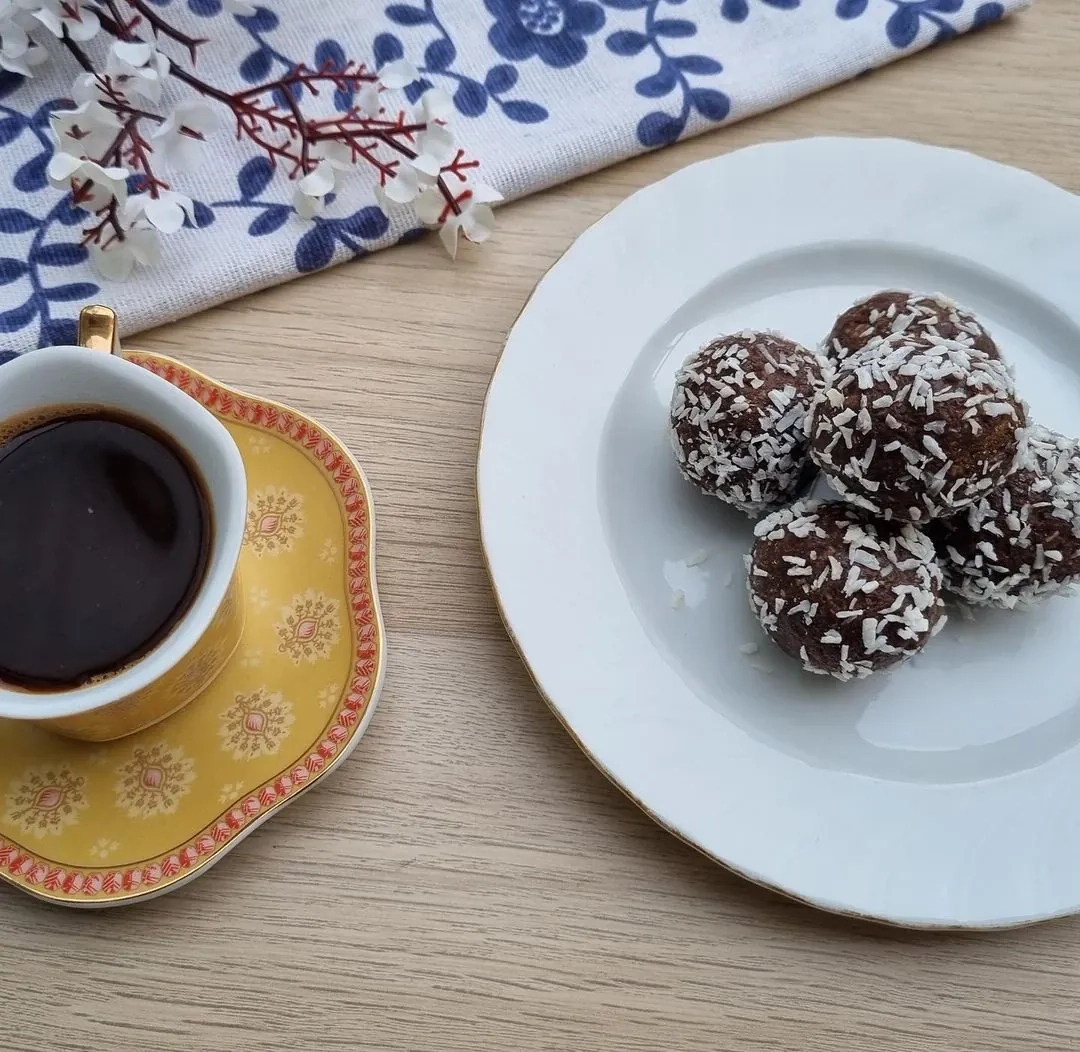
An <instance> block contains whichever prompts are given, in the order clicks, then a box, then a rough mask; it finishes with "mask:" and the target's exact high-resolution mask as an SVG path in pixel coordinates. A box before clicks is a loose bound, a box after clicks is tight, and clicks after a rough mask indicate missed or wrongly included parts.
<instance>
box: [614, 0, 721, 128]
mask: <svg viewBox="0 0 1080 1052" xmlns="http://www.w3.org/2000/svg"><path fill="white" fill-rule="evenodd" d="M665 2H666V3H668V4H681V3H682V2H683V0H604V3H605V4H607V6H608V7H612V8H620V9H623V10H638V9H640V10H642V11H643V12H644V16H645V17H644V24H643V25H642V28H641V29H640V30H636V29H620V30H617V31H616V32H614V33H612V34H611V35H610V36H609V37H608V38H607V40H606V41H605V43H606V45H607V49H608V51H610V52H611V53H612V54H613V55H620V56H622V57H623V58H633V57H635V56H637V55H641V54H644V53H650V52H651V53H652V54H653V55H655V56H656V58H657V60H658V63H659V64H658V67H657V69H656V71H655V72H654V73H651V74H649V76H647V77H643V78H642V79H641V80H639V81H638V82H637V83H636V84H635V85H634V90H635V91H636V92H637V93H638V94H639V95H641V96H642V97H644V98H647V99H661V98H666V97H667V96H669V95H672V94H675V93H677V94H678V96H679V110H678V112H677V113H668V112H665V111H664V110H655V111H653V112H652V113H648V114H646V115H645V116H644V117H642V118H641V120H640V121H638V125H637V137H638V142H640V143H641V145H642V146H646V147H649V148H652V147H656V146H668V145H669V144H671V143H673V142H675V140H676V139H678V138H679V136H680V135H682V133H683V132H684V131H685V130H686V124H687V122H688V121H689V119H690V116H691V114H692V113H694V112H696V113H698V114H700V115H701V116H702V117H704V118H705V119H706V120H710V121H716V122H719V121H722V120H725V119H726V118H727V116H728V114H729V113H730V112H731V100H730V99H729V98H728V96H727V95H726V94H725V93H724V92H722V91H719V90H718V89H716V88H710V87H703V86H701V85H698V84H695V83H694V82H692V81H691V80H690V77H691V76H694V77H709V76H716V75H717V74H718V73H722V72H723V71H724V67H723V65H722V64H721V63H720V62H718V61H717V60H716V59H714V58H711V57H710V56H708V55H695V54H686V55H675V54H671V53H670V51H669V44H668V42H669V41H676V40H687V39H689V38H690V37H693V36H696V35H697V25H696V23H694V22H691V21H689V20H688V19H685V18H668V17H663V16H661V14H660V6H661V4H663V3H665Z"/></svg>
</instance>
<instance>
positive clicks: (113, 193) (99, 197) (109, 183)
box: [45, 152, 129, 212]
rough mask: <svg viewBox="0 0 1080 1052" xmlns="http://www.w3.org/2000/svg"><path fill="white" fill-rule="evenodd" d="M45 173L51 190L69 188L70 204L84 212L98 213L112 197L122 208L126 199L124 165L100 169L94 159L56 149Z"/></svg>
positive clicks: (126, 173) (126, 174)
mask: <svg viewBox="0 0 1080 1052" xmlns="http://www.w3.org/2000/svg"><path fill="white" fill-rule="evenodd" d="M45 174H46V176H47V177H48V180H49V183H50V184H51V185H52V186H53V187H55V189H57V190H70V191H71V201H72V204H74V205H75V206H76V207H77V208H82V209H84V210H85V211H87V212H99V211H101V209H103V208H105V207H107V206H108V205H109V203H110V202H111V201H112V200H113V199H115V200H116V203H117V205H119V206H120V207H123V204H124V202H125V201H126V200H127V177H128V174H129V173H128V170H127V169H126V168H102V166H101V165H100V164H98V163H97V162H96V161H88V160H85V159H84V158H80V157H72V156H71V154H68V153H60V152H57V153H54V154H53V155H52V157H51V158H50V159H49V166H48V168H46V169H45Z"/></svg>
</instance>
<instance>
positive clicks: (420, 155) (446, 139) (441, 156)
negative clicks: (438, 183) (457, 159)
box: [411, 124, 454, 176]
mask: <svg viewBox="0 0 1080 1052" xmlns="http://www.w3.org/2000/svg"><path fill="white" fill-rule="evenodd" d="M416 147H417V156H416V158H415V159H414V160H412V161H411V164H412V165H413V167H414V168H417V169H419V170H420V171H421V172H423V173H424V174H425V175H429V176H437V175H438V174H439V172H440V171H441V170H442V168H443V166H444V165H447V164H449V163H450V162H451V161H452V160H453V159H454V136H453V133H452V132H451V131H450V129H449V128H447V127H446V125H444V124H432V125H429V126H428V127H427V128H426V129H425V130H424V131H422V132H420V134H419V135H418V136H417V137H416Z"/></svg>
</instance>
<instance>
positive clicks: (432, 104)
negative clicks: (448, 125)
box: [413, 88, 454, 124]
mask: <svg viewBox="0 0 1080 1052" xmlns="http://www.w3.org/2000/svg"><path fill="white" fill-rule="evenodd" d="M413 112H414V115H415V117H416V121H417V123H419V124H428V123H429V122H432V121H444V120H446V119H447V118H448V117H450V116H452V115H453V112H454V100H453V99H452V98H451V97H450V96H449V95H448V94H447V93H446V92H445V91H443V89H442V88H428V90H427V91H425V92H424V94H423V95H421V96H420V98H419V99H418V100H417V103H416V107H415V109H414V111H413Z"/></svg>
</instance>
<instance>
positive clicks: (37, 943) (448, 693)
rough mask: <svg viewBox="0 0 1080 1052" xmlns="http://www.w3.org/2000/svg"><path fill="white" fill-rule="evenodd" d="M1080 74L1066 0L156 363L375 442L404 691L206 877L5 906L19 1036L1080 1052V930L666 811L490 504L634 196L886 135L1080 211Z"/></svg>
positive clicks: (242, 1047)
mask: <svg viewBox="0 0 1080 1052" xmlns="http://www.w3.org/2000/svg"><path fill="white" fill-rule="evenodd" d="M812 2H825V0H812ZM830 2H831V0H830ZM1078 56H1080V5H1077V4H1076V3H1075V0H1038V2H1037V5H1036V7H1035V8H1034V9H1033V10H1031V11H1029V12H1027V13H1025V14H1023V15H1021V16H1019V17H1017V18H1016V19H1014V20H1013V21H1012V22H1011V23H1009V24H1006V25H1002V26H1000V27H995V28H993V29H991V30H988V31H986V32H984V33H981V34H977V35H975V36H974V37H972V38H969V39H966V40H963V41H960V42H958V43H956V44H951V45H949V46H948V47H947V48H945V49H939V50H936V51H933V52H931V53H927V54H924V55H921V56H919V57H916V58H913V59H909V60H906V61H903V62H900V63H897V64H896V65H893V66H891V67H888V68H887V69H884V70H882V71H879V72H876V73H874V74H873V75H872V76H870V77H867V78H864V79H861V80H860V81H858V82H857V83H853V84H849V85H847V86H844V87H842V88H839V89H836V90H833V91H830V92H828V93H826V94H824V95H820V96H817V97H815V98H812V99H809V100H806V101H804V102H802V103H799V104H797V105H794V106H791V107H788V108H786V109H784V110H782V111H780V112H777V113H773V114H770V115H767V116H765V117H762V118H758V119H755V120H753V121H749V122H746V123H743V124H740V125H738V126H735V127H731V128H727V129H723V130H720V131H717V132H715V133H713V134H711V135H707V136H704V137H702V138H699V139H696V140H693V141H691V142H688V143H684V144H682V145H680V146H677V147H675V148H673V149H670V150H666V151H663V152H661V153H658V154H654V155H652V156H649V157H646V158H643V159H640V160H637V161H633V162H631V163H627V164H622V165H619V166H617V167H615V168H613V169H611V170H609V171H606V172H603V173H601V174H598V175H594V176H591V177H589V178H587V179H582V180H580V181H578V182H576V183H573V184H571V185H568V186H565V187H562V188H560V189H557V190H554V191H551V192H548V193H545V194H541V195H539V196H537V197H534V198H530V199H528V200H526V201H523V202H521V203H518V204H515V205H513V206H510V207H507V208H506V209H505V210H504V211H503V212H502V213H501V216H500V230H499V233H498V237H497V240H496V241H494V242H493V243H491V244H489V245H487V246H485V247H484V248H483V249H482V250H481V251H473V252H467V253H466V254H465V258H464V260H462V261H460V262H459V263H458V264H457V265H456V266H453V265H450V264H449V262H448V261H445V260H444V259H443V258H442V257H441V256H440V254H439V249H438V247H437V244H436V243H435V242H434V241H431V242H426V243H422V244H417V245H412V246H409V247H407V248H403V249H395V250H391V251H388V252H385V253H382V254H380V255H379V256H378V257H377V258H374V259H371V260H368V261H364V262H358V263H353V264H349V265H346V266H343V267H339V268H337V269H336V270H333V271H330V272H327V273H323V274H318V275H316V276H313V277H308V278H305V279H304V280H301V281H296V282H294V283H292V284H290V285H286V286H283V287H281V288H278V289H274V290H270V291H268V292H265V293H261V294H259V295H255V296H252V297H249V298H248V299H245V300H241V301H238V302H235V303H231V304H229V305H227V306H225V307H221V308H219V309H217V310H213V311H210V312H208V313H206V314H203V315H201V316H199V317H197V318H192V319H189V320H188V321H186V322H183V323H181V324H178V325H174V326H171V327H170V328H168V329H167V330H160V331H157V332H154V333H150V334H146V335H144V336H142V337H140V338H139V339H138V340H137V341H132V342H133V343H134V344H137V345H139V346H144V347H147V348H150V349H157V350H161V351H164V352H166V353H169V354H174V355H176V356H178V357H182V358H185V359H186V360H188V361H190V362H191V363H192V364H194V365H196V366H198V367H200V368H203V369H205V370H207V371H210V372H212V373H214V374H215V375H217V376H218V377H220V378H221V379H223V380H225V381H227V382H229V383H232V384H235V385H238V386H241V387H244V388H247V389H249V390H251V391H254V392H258V393H260V394H265V395H268V396H271V397H273V398H276V399H280V400H282V401H285V402H289V403H292V404H293V405H295V406H297V407H299V408H301V409H303V410H305V411H307V412H309V413H311V414H313V415H315V416H317V417H319V418H320V419H322V420H323V421H325V422H326V423H327V424H328V425H329V426H331V427H332V428H333V429H334V430H335V431H337V433H338V434H339V435H341V436H342V437H343V438H344V439H345V440H346V441H347V442H348V443H349V444H350V446H351V447H352V449H353V450H354V451H355V453H356V454H357V456H358V458H359V459H360V460H361V461H362V463H363V464H364V466H365V467H366V469H367V472H368V474H369V477H370V480H371V483H372V486H373V488H374V492H375V499H376V504H377V510H378V528H379V542H378V549H379V550H378V557H379V565H378V574H379V583H380V586H381V590H382V596H383V609H384V613H385V616H386V621H387V625H388V633H389V640H390V646H389V672H388V676H387V681H386V689H385V692H384V693H383V696H382V702H381V705H380V709H379V712H378V713H377V715H376V717H375V720H374V722H373V724H372V727H371V730H370V731H369V733H368V735H367V737H366V738H365V740H364V741H363V742H362V743H361V745H360V747H359V749H358V750H357V752H356V753H355V754H354V755H353V758H352V759H351V760H350V761H349V762H348V763H347V764H346V765H345V766H344V767H343V769H342V770H341V772H340V773H338V774H337V775H335V777H334V778H333V779H331V780H330V781H329V782H328V783H327V785H326V786H325V787H323V788H320V789H318V790H316V791H315V792H313V793H310V794H308V795H307V796H305V797H303V798H302V799H301V800H300V801H298V802H297V803H296V804H294V805H293V806H292V807H290V808H289V809H288V810H286V811H285V812H284V813H283V814H282V815H281V816H279V817H278V818H277V819H275V820H274V821H272V822H270V823H269V824H268V825H266V826H264V827H263V828H262V829H260V830H258V831H257V832H256V833H255V834H254V835H253V836H252V837H251V838H250V839H248V840H247V841H246V842H245V843H244V844H242V845H241V846H239V847H238V848H237V849H236V850H235V851H234V852H233V853H232V854H230V855H229V856H228V857H227V858H226V859H225V860H224V861H223V862H222V863H221V864H220V865H219V866H217V867H216V868H215V869H214V870H213V871H212V872H211V873H210V874H208V875H207V876H205V877H203V878H201V879H200V880H198V881H196V882H195V883H194V884H193V885H191V886H190V887H188V888H187V889H185V890H183V891H180V892H178V893H176V894H175V895H171V896H167V897H165V898H161V899H158V900H156V901H153V902H151V903H148V904H146V905H143V906H139V907H135V908H131V909H127V910H119V911H108V912H101V913H89V914H88V913H73V912H66V911H63V910H61V909H58V908H52V907H47V906H43V905H39V904H37V903H35V902H33V901H31V900H30V899H28V898H25V897H23V896H22V895H20V894H19V893H18V892H16V891H14V890H12V889H10V888H7V887H4V888H0V927H2V930H3V935H2V937H0V941H2V943H3V952H2V956H0V962H2V964H0V1006H2V1008H0V1016H2V1019H3V1031H4V1033H3V1036H0V1048H3V1049H5V1050H13V1052H24V1050H26V1052H29V1050H33V1052H39V1050H40V1052H65V1050H71V1052H97V1050H107V1052H113V1050H116V1052H128V1050H130V1052H150V1050H155V1052H156V1050H174V1049H175V1050H181V1049H183V1050H185V1052H191V1050H197V1052H203V1050H206V1052H211V1050H213V1052H221V1050H230V1052H231V1050H238V1052H260V1050H264V1049H274V1050H278V1049H307V1048H312V1049H350V1050H351V1049H360V1048H365V1049H378V1050H395V1052H396V1050H401V1052H426V1050H429V1049H430V1050H433V1052H435V1050H437V1052H458V1050H460V1052H477V1050H481V1049H485V1050H486V1049H492V1050H502V1049H515V1050H526V1049H528V1050H532V1049H551V1050H555V1049H558V1050H563V1049H567V1050H571V1049H572V1050H574V1052H616V1050H618V1052H630V1050H643V1052H654V1050H657V1052H659V1050H662V1049H663V1050H666V1049H673V1050H676V1052H728V1050H730V1052H752V1050H756V1049H791V1050H798V1052H817V1050H830V1052H832V1050H841V1049H842V1050H848V1049H859V1050H862V1049H866V1050H875V1052H884V1050H900V1049H905V1050H906V1049H918V1050H920V1052H932V1050H939V1049H940V1050H948V1052H958V1050H968V1049H987V1050H994V1052H1015V1050H1018V1049H1039V1050H1041V1052H1050V1050H1058V1049H1060V1050H1065V1049H1069V1050H1075V1049H1077V1048H1080V997H1078V996H1077V994H1078V992H1080V920H1066V921H1060V922H1057V923H1053V924H1048V925H1043V926H1039V927H1035V928H1029V929H1026V930H1020V931H1013V932H1007V933H1000V934H986V935H934V934H919V933H909V932H903V931H898V930H890V929H883V928H878V927H874V926H871V925H864V924H858V923H853V922H851V921H848V920H843V919H839V918H834V917H830V916H826V915H823V914H820V913H817V912H814V911H813V910H811V909H809V908H806V907H803V906H800V905H797V904H794V903H791V902H787V901H785V900H783V899H780V898H778V897H776V896H774V895H772V894H770V893H769V892H767V891H763V890H761V889H759V888H757V887H754V886H751V885H749V884H747V883H744V882H743V881H742V880H740V879H739V878H737V877H735V876H732V875H731V874H729V873H727V872H725V871H724V870H722V869H721V868H719V867H717V866H715V865H713V864H712V863H710V862H708V861H707V860H706V859H705V858H703V857H701V856H699V855H698V854H696V853H695V852H694V851H693V850H691V849H690V848H688V847H685V846H684V845H682V844H680V843H678V842H677V841H676V840H674V839H673V838H672V837H670V836H668V835H667V834H665V833H664V832H662V831H661V830H660V829H659V828H658V827H656V826H655V825H654V824H653V823H652V822H651V821H650V820H649V819H648V818H647V817H645V816H644V815H643V814H641V813H640V812H639V811H637V810H636V809H635V808H634V806H633V805H632V804H631V803H629V802H628V801H627V800H626V799H625V798H624V797H623V796H622V795H621V794H620V793H619V791H618V790H617V789H615V788H614V787H613V786H612V785H610V784H609V783H608V782H607V781H606V780H605V779H604V777H603V776H602V775H601V774H600V773H599V772H598V771H596V770H595V769H594V768H593V767H592V766H591V764H590V763H589V761H588V760H587V759H586V758H585V757H584V756H583V755H582V754H581V753H580V752H579V751H578V749H577V747H576V746H575V745H574V744H573V743H572V741H571V740H570V738H569V737H568V736H567V735H566V733H565V732H564V731H563V730H562V729H561V727H560V726H559V724H558V723H557V722H556V720H555V719H554V718H553V717H552V715H551V714H550V713H549V711H548V709H547V708H546V706H545V704H544V702H543V701H542V700H541V698H540V697H539V696H538V695H537V693H536V691H535V690H534V688H533V687H532V685H531V683H530V681H529V678H528V676H527V675H526V673H525V671H524V669H523V668H522V666H521V664H520V662H519V660H518V658H517V656H516V654H515V652H514V650H513V648H512V647H511V645H510V643H509V642H508V640H507V637H506V635H505V634H504V632H503V629H502V626H501V624H500V621H499V617H498V614H497V612H496V609H495V604H494V602H493V601H492V597H491V593H490V589H489V586H488V582H487V579H486V576H485V571H484V566H483V561H482V558H481V552H480V545H479V540H478V534H477V523H476V508H475V500H474V489H473V476H474V466H475V458H476V448H477V436H478V431H479V424H480V410H481V404H482V400H483V397H484V391H485V387H486V384H487V381H488V378H489V376H490V374H491V371H492V368H493V366H494V364H495V361H496V359H497V357H498V355H499V352H500V349H501V347H502V343H503V339H504V336H505V334H506V331H507V329H508V328H509V326H510V325H511V324H512V322H513V320H514V318H515V316H516V314H517V312H518V311H519V310H520V308H521V306H522V304H523V303H524V301H525V299H526V297H527V296H528V294H529V292H530V290H531V289H532V287H533V285H534V284H535V283H536V281H537V280H538V279H539V277H540V276H541V275H542V274H543V273H544V271H545V269H546V268H547V267H548V266H549V265H550V264H551V262H552V261H553V260H555V259H556V257H557V256H558V255H559V254H560V253H561V252H562V251H563V250H564V249H565V248H566V247H567V246H568V245H569V244H570V242H571V241H572V240H573V238H574V237H575V236H576V235H577V234H578V233H580V232H581V231H582V230H583V229H584V228H585V227H586V226H588V225H589V224H590V223H591V222H593V221H594V220H595V219H597V218H598V217H599V216H601V215H603V214H604V213H605V212H607V211H608V210H609V209H610V208H612V207H613V206H614V205H616V204H617V203H618V202H619V201H621V200H622V199H623V198H624V197H626V196H627V195H628V194H630V193H631V192H632V191H634V190H636V189H637V188H638V187H641V186H643V185H645V184H647V183H650V182H653V181H654V180H656V179H659V178H661V177H663V176H665V175H667V174H668V173H669V172H673V171H675V170H676V169H678V168H681V167H682V166H684V165H686V164H688V163H690V162H691V161H695V160H698V159H700V158H704V157H710V156H713V155H715V154H718V153H721V152H724V151H726V150H731V149H733V148H735V147H739V146H743V145H745V144H748V143H753V142H758V141H761V140H765V139H783V138H789V137H797V136H805V135H811V134H873V135H878V134H883V133H884V134H892V135H899V136H904V137H908V138H912V139H921V140H924V141H926V142H930V143H938V144H942V145H948V146H957V147H963V148H966V149H970V150H973V151H976V152H978V153H981V154H984V155H985V156H988V157H991V158H994V159H997V160H1000V161H1006V162H1009V163H1012V164H1017V165H1022V166H1025V167H1028V168H1031V169H1033V170H1034V171H1036V172H1038V173H1040V174H1041V175H1044V176H1046V177H1048V178H1049V179H1052V180H1054V181H1055V182H1057V183H1060V184H1061V185H1063V186H1066V187H1068V188H1070V189H1071V190H1074V191H1080V145H1078V143H1080V63H1078V62H1077V57H1078ZM1078 250H1080V246H1078Z"/></svg>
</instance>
